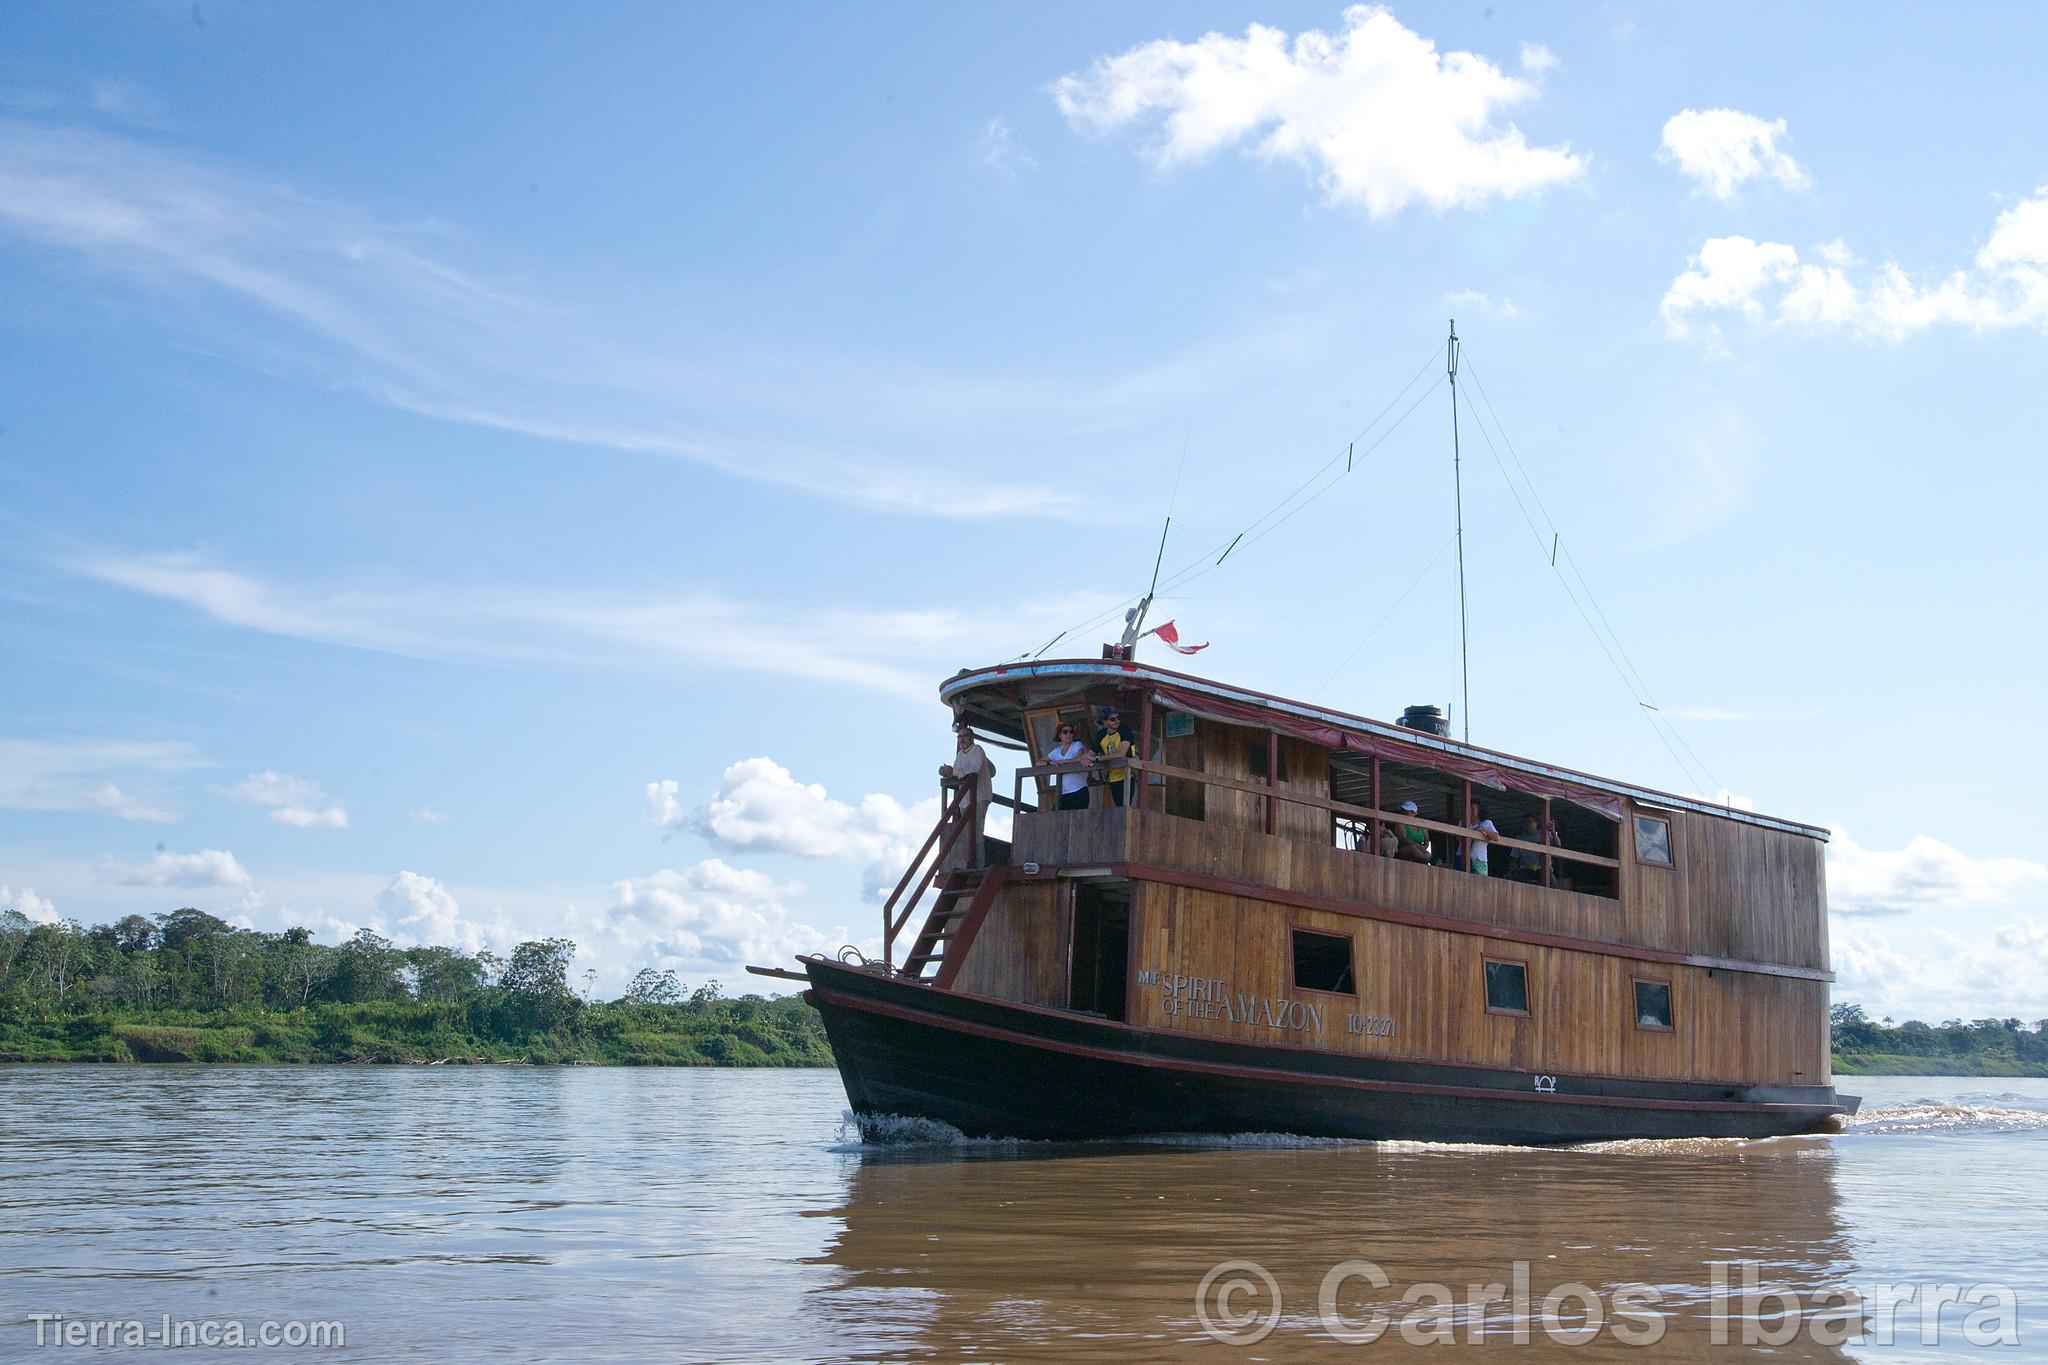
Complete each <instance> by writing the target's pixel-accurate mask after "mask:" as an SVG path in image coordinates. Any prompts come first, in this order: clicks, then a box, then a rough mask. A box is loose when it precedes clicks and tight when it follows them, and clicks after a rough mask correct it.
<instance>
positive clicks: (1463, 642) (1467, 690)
mask: <svg viewBox="0 0 2048 1365" xmlns="http://www.w3.org/2000/svg"><path fill="white" fill-rule="evenodd" d="M1444 368H1445V370H1446V371H1447V372H1448V373H1449V375H1450V379H1451V481H1452V484H1453V486H1454V487H1455V488H1456V489H1457V494H1458V686H1459V688H1460V689H1461V690H1462V698H1463V699H1462V700H1461V701H1460V702H1459V706H1458V715H1459V718H1460V719H1461V720H1462V721H1463V722H1464V724H1465V742H1466V743H1467V744H1470V743H1471V742H1472V659H1471V650H1470V646H1469V645H1468V643H1467V636H1466V616H1465V473H1464V468H1463V463H1464V462H1463V458H1462V456H1461V454H1460V452H1459V450H1458V320H1457V319H1456V318H1452V319H1451V340H1450V344H1449V349H1448V350H1447V351H1446V352H1445V358H1444Z"/></svg>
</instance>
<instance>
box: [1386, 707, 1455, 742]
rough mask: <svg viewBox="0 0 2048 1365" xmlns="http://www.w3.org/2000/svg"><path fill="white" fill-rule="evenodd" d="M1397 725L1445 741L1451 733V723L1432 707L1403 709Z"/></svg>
mask: <svg viewBox="0 0 2048 1365" xmlns="http://www.w3.org/2000/svg"><path fill="white" fill-rule="evenodd" d="M1397 723H1398V724H1400V725H1405V726H1406V727H1408V728H1409V729H1410V730H1420V731H1422V732H1423V733H1424V734H1429V735H1438V736H1441V737H1443V738H1446V739H1448V738H1449V737H1450V733H1451V723H1450V722H1449V721H1448V720H1446V719H1444V713H1443V712H1442V711H1441V710H1439V709H1438V708H1436V707H1434V706H1410V707H1405V708H1404V709H1403V710H1402V712H1401V719H1400V720H1399V721H1398V722H1397Z"/></svg>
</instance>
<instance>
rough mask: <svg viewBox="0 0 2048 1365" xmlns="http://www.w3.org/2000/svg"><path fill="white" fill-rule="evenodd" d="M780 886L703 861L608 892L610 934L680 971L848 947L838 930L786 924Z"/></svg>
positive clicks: (788, 890)
mask: <svg viewBox="0 0 2048 1365" xmlns="http://www.w3.org/2000/svg"><path fill="white" fill-rule="evenodd" d="M798 889H799V888H796V887H793V886H779V885H777V884H776V883H775V882H774V881H773V880H771V879H770V878H768V877H767V876H765V875H763V874H762V873H760V872H756V871H753V870H751V869H747V868H736V867H731V866H728V865H727V864H725V863H723V862H720V861H719V860H718V859H716V858H707V859H705V860H704V861H703V862H700V863H697V864H695V865H694V866H692V867H689V868H686V869H685V870H683V871H680V872H678V871H675V870H673V869H671V868H663V869H662V870H661V871H659V872H655V873H653V874H651V875H649V876H645V877H629V878H626V879H625V880H623V881H620V882H618V883H617V884H616V885H615V886H614V887H613V892H614V903H613V905H612V908H611V910H610V913H609V919H610V922H611V929H612V932H613V933H614V934H615V935H616V936H617V937H618V938H619V939H620V940H621V941H623V942H625V943H630V944H632V945H634V946H636V947H637V948H638V949H639V951H640V952H642V953H643V954H648V955H652V956H653V957H655V958H656V959H657V965H674V966H677V967H678V968H679V969H682V970H704V969H706V968H711V969H730V968H732V967H737V966H740V965H742V964H744V963H748V962H755V963H780V962H783V961H785V960H786V959H788V958H789V957H791V956H792V955H794V954H796V953H830V952H834V951H836V950H837V949H838V948H839V946H840V945H841V944H844V943H845V942H847V933H846V930H845V929H844V928H840V929H835V930H832V931H831V932H826V931H824V930H820V929H813V928H812V927H810V926H809V925H807V924H802V923H798V922H795V921H792V920H791V919H790V918H789V916H788V913H787V912H786V911H785V910H784V909H783V906H782V897H783V896H785V895H790V894H793V893H794V892H795V891H796V890H798Z"/></svg>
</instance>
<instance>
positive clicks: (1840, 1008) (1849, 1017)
mask: <svg viewBox="0 0 2048 1365" xmlns="http://www.w3.org/2000/svg"><path fill="white" fill-rule="evenodd" d="M1867 1017H1868V1016H1866V1015H1865V1014H1864V1013H1863V1006H1861V1005H1852V1004H1849V1003H1848V1002H1846V1001H1844V1002H1842V1003H1840V1004H1835V1005H1830V1006H1828V1022H1829V1023H1831V1024H1860V1023H1862V1022H1863V1021H1864V1019H1865V1018H1867Z"/></svg>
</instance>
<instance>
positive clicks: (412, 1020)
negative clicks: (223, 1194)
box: [0, 908, 832, 1066]
mask: <svg viewBox="0 0 2048 1365" xmlns="http://www.w3.org/2000/svg"><path fill="white" fill-rule="evenodd" d="M575 952H576V945H575V944H574V943H572V942H570V941H569V940H568V939H561V938H549V939H541V940H539V941H537V942H531V943H522V944H520V945H519V946H518V947H516V948H514V949H513V950H512V952H511V954H510V955H509V956H508V957H505V958H503V959H500V958H498V957H497V956H495V955H494V954H491V953H489V952H482V953H474V954H471V953H463V952H459V951H457V950H456V949H453V948H397V947H394V946H392V943H391V941H390V940H389V939H386V938H384V937H382V936H380V935H378V934H376V933H373V932H371V931H370V930H368V929H364V930H360V931H358V932H357V934H356V936H355V937H354V938H352V939H350V940H349V941H348V942H346V943H343V944H341V945H339V946H328V945H326V944H320V943H315V942H313V937H312V934H311V933H310V932H308V931H307V930H305V929H287V930H285V931H284V932H283V933H275V934H273V933H262V932H259V931H256V930H250V929H239V928H236V927H235V926H234V925H231V924H229V923H227V922H226V921H224V920H220V919H217V918H215V917H214V916H212V915H209V914H206V913H205V912H203V911H200V910H193V909H190V908H187V909H182V910H173V911H171V912H170V913H169V914H164V915H157V916H154V917H150V916H146V915H129V916H127V917H126V918H124V919H122V920H119V921H117V922H116V923H113V924H102V925H96V926H94V927H93V928H90V929H87V928H82V927H81V926H79V925H77V924H75V923H71V922H68V921H66V922H60V923H55V924H43V923H37V922H34V921H31V920H29V919H28V918H27V917H26V916H24V915H22V914H21V913H19V912H18V911H12V910H10V911H6V912H4V913H0V1061H6V1062H256V1063H261V1062H415V1063H451V1062H471V1063H475V1062H485V1063H488V1062H500V1063H504V1062H528V1063H536V1064H571V1063H597V1064H608V1065H624V1066H635V1065H638V1066H830V1065H831V1064H832V1051H831V1049H830V1047H828V1046H827V1044H826V1041H825V1031H824V1029H823V1028H822V1027H821V1026H820V1025H819V1023H818V1016H817V1014H816V1012H815V1011H813V1010H812V1009H811V1008H810V1007H809V1006H807V1005H805V1004H804V1003H803V1002H802V1001H801V1000H799V999H797V998H796V997H795V996H783V997H777V998H765V999H764V998H763V997H761V996H758V995H748V996H742V997H740V998H738V999H730V998H727V997H726V996H724V995H723V994H721V992H720V990H719V985H718V983H717V982H716V981H712V982H707V983H706V984H704V985H703V986H700V987H699V988H698V989H696V990H695V991H693V992H691V993H689V994H687V995H686V994H684V992H683V988H682V986H681V984H680V983H679V982H678V981H677V980H676V975H675V973H674V972H656V971H654V970H652V969H647V970H643V971H642V972H641V973H640V974H639V975H638V976H636V977H634V978H633V981H632V984H631V985H630V986H629V987H628V988H627V990H626V993H625V994H624V995H623V996H621V997H620V998H619V999H617V1000H606V1001H597V1000H587V999H585V998H583V997H582V996H580V995H578V994H577V993H576V992H575V990H573V989H572V988H571V986H570V981H569V961H570V958H571V957H573V956H574V954H575Z"/></svg>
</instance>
